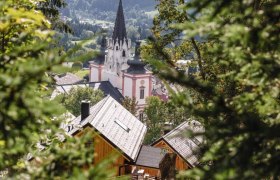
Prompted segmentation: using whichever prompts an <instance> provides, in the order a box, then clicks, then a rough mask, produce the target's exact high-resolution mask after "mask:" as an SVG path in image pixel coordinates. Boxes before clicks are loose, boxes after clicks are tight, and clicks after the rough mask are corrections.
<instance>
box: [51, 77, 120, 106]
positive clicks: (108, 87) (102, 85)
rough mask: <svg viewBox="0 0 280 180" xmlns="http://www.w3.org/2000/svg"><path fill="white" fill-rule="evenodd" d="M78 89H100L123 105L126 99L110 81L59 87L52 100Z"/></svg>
mask: <svg viewBox="0 0 280 180" xmlns="http://www.w3.org/2000/svg"><path fill="white" fill-rule="evenodd" d="M76 87H91V88H92V89H94V90H97V89H99V90H101V91H102V92H103V93H104V95H105V96H107V95H110V96H112V97H113V98H114V99H115V100H116V101H118V102H119V103H121V102H122V100H123V99H124V97H123V95H122V94H121V93H120V92H119V90H117V89H116V88H114V86H113V85H112V84H111V83H110V82H109V81H101V82H90V83H77V84H64V85H57V86H56V89H55V90H54V92H53V93H52V96H51V99H54V98H55V97H56V96H57V95H59V94H64V93H69V92H70V90H71V89H72V88H76Z"/></svg>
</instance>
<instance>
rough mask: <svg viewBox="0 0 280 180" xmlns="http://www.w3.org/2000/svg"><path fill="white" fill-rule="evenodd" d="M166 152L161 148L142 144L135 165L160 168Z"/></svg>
mask: <svg viewBox="0 0 280 180" xmlns="http://www.w3.org/2000/svg"><path fill="white" fill-rule="evenodd" d="M165 154H166V152H165V151H163V149H161V148H155V147H151V146H142V148H141V150H140V152H139V155H138V157H137V160H136V162H135V165H138V166H145V167H151V168H157V169H159V164H160V163H161V161H162V160H163V158H164V156H165Z"/></svg>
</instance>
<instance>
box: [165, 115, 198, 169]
mask: <svg viewBox="0 0 280 180" xmlns="http://www.w3.org/2000/svg"><path fill="white" fill-rule="evenodd" d="M188 130H189V131H191V132H193V133H194V134H195V133H202V132H204V127H203V126H202V125H201V123H200V122H198V121H195V120H190V121H186V122H183V123H182V124H180V125H179V126H177V127H176V128H175V129H173V130H172V131H170V132H169V133H167V134H166V135H164V136H163V137H162V139H164V140H165V141H166V142H167V143H168V144H169V145H170V146H171V147H172V148H173V149H174V150H175V151H176V152H177V153H178V154H179V155H180V156H181V157H182V158H184V159H185V160H186V161H187V162H188V163H189V164H190V165H192V166H193V167H194V166H196V165H197V164H198V158H199V146H200V144H201V143H202V141H203V137H202V136H201V135H195V137H193V138H188V137H186V136H184V132H186V131H188Z"/></svg>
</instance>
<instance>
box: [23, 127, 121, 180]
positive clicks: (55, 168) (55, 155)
mask: <svg viewBox="0 0 280 180" xmlns="http://www.w3.org/2000/svg"><path fill="white" fill-rule="evenodd" d="M94 136H95V134H94V133H93V131H85V133H84V134H83V136H81V137H68V136H67V137H66V139H65V140H64V142H61V141H60V140H59V139H58V136H57V135H55V136H50V137H49V138H48V139H47V140H46V141H44V142H42V141H41V144H44V147H45V149H44V151H39V152H37V153H36V156H35V158H34V159H32V160H31V161H29V162H27V163H26V169H27V172H28V173H29V174H31V177H32V179H57V178H58V179H90V178H91V177H95V178H96V179H104V178H108V177H113V176H114V173H115V171H116V170H115V169H113V168H111V169H109V170H108V169H107V170H106V171H104V170H102V169H103V168H104V167H107V166H108V164H112V163H113V162H114V161H115V160H116V157H117V156H116V155H115V156H112V157H111V158H108V159H106V160H104V161H103V162H102V163H100V164H95V165H94V166H93V159H94V157H95V154H94V153H93V152H94V147H93V138H94ZM73 163H74V164H73ZM33 164H36V166H34V165H33ZM22 176H23V174H21V175H20V176H19V177H22Z"/></svg>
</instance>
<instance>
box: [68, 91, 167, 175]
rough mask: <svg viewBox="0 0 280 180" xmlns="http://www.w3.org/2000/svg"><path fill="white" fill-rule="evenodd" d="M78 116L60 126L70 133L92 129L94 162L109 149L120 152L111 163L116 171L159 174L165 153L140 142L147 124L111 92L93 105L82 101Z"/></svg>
mask: <svg viewBox="0 0 280 180" xmlns="http://www.w3.org/2000/svg"><path fill="white" fill-rule="evenodd" d="M81 112H82V114H81V116H79V117H77V118H75V119H74V120H73V121H72V122H71V123H69V124H68V125H66V126H64V129H65V131H66V133H67V134H68V135H70V136H78V137H80V136H83V134H84V132H86V131H93V132H95V136H94V137H93V143H92V144H93V146H94V150H95V152H94V153H96V154H97V156H96V157H95V159H94V160H93V161H94V163H98V162H100V161H102V160H104V159H105V158H108V156H109V155H110V154H112V153H116V154H120V157H119V158H118V159H117V161H116V162H115V163H114V165H113V166H114V167H115V168H116V169H117V172H116V175H117V176H121V175H126V174H133V176H139V175H143V176H144V175H146V176H150V177H151V176H153V177H160V176H161V171H160V167H161V166H162V163H164V159H167V158H166V156H168V154H167V153H166V152H164V151H162V149H160V148H156V147H151V146H142V143H143V140H144V137H145V134H146V131H147V127H146V126H145V125H144V124H143V123H142V122H141V121H139V120H138V119H137V118H136V117H135V116H133V115H132V114H131V113H130V112H129V111H127V110H126V109H125V108H124V107H123V106H122V105H121V104H120V103H118V102H117V101H116V100H115V99H114V98H112V97H111V96H107V97H105V98H104V99H103V100H101V101H100V102H98V103H97V104H96V105H94V106H93V107H91V108H89V103H86V102H84V104H82V110H81Z"/></svg>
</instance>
